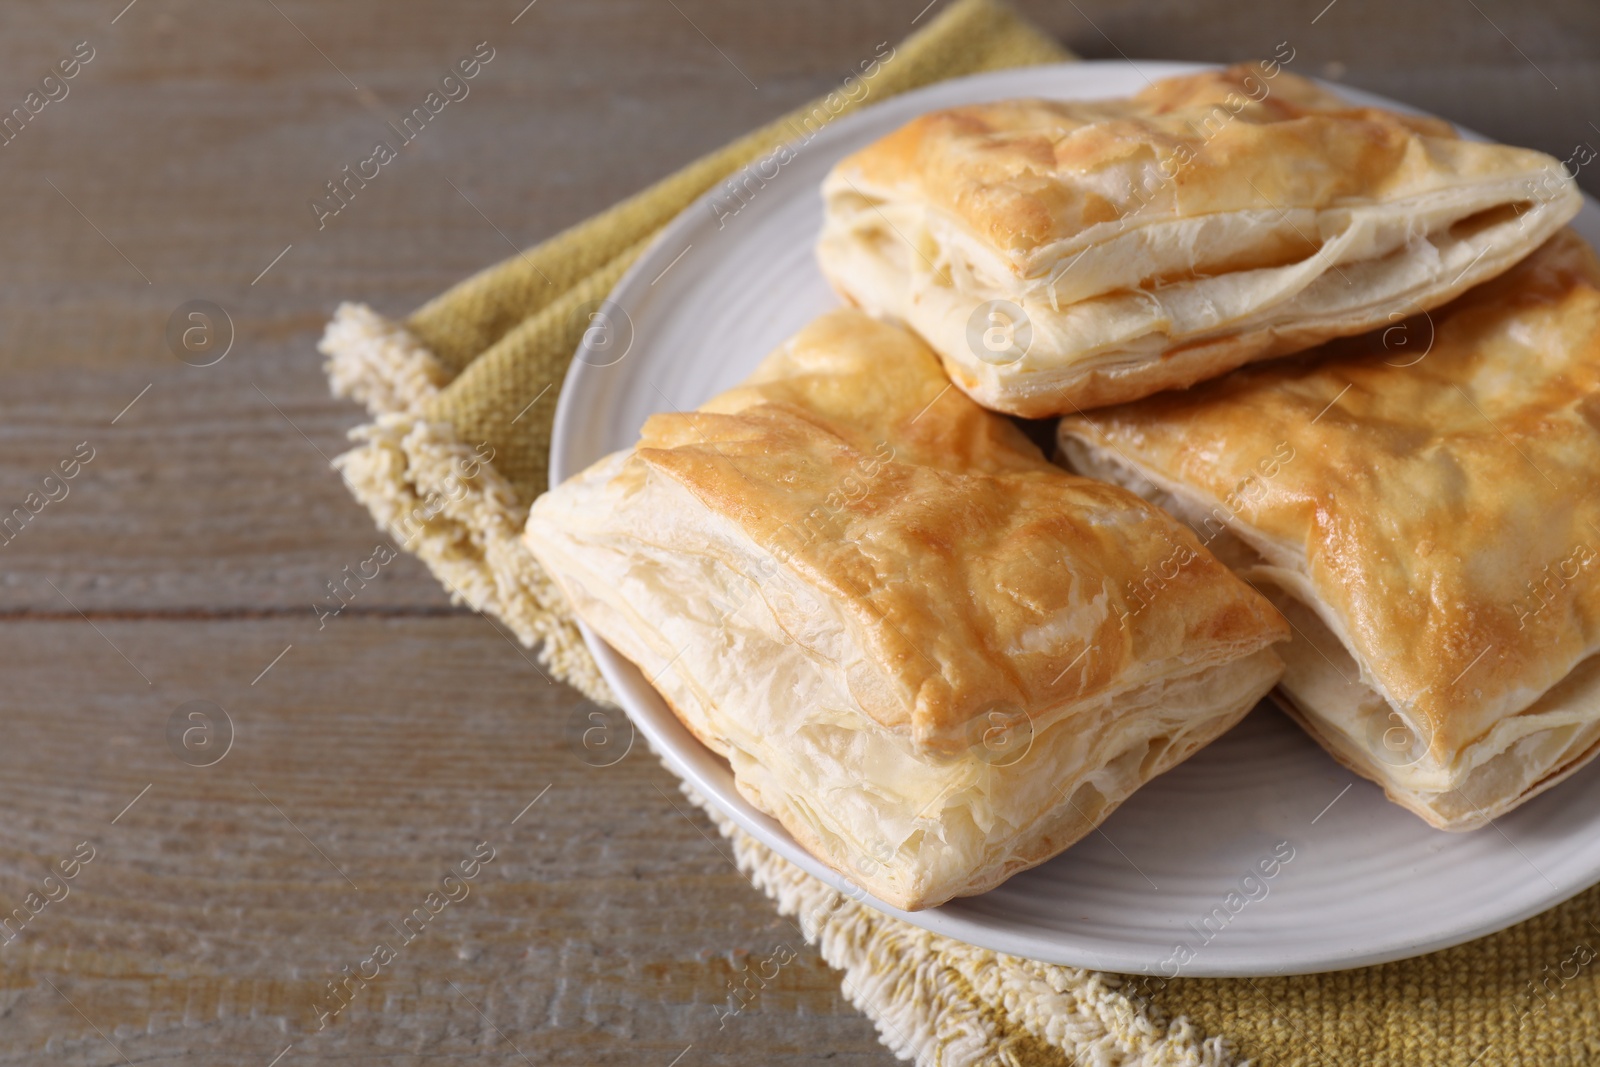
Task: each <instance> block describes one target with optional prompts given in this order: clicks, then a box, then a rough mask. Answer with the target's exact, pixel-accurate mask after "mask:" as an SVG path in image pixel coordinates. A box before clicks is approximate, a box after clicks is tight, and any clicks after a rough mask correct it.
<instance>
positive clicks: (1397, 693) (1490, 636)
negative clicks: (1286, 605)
mask: <svg viewBox="0 0 1600 1067" xmlns="http://www.w3.org/2000/svg"><path fill="white" fill-rule="evenodd" d="M1062 431H1063V433H1064V434H1067V435H1070V436H1073V437H1076V438H1079V439H1081V440H1084V441H1086V442H1090V443H1091V444H1096V445H1098V446H1100V447H1102V448H1107V449H1110V450H1111V452H1112V454H1115V455H1118V456H1120V457H1122V458H1123V459H1125V460H1129V461H1132V462H1133V463H1134V464H1135V465H1136V466H1139V467H1141V468H1142V469H1144V470H1145V472H1146V473H1147V474H1152V475H1156V476H1159V477H1160V478H1161V479H1162V480H1165V481H1166V482H1167V483H1168V484H1174V485H1178V486H1182V487H1187V488H1188V489H1190V490H1193V491H1195V492H1197V493H1198V494H1199V495H1200V496H1202V497H1203V498H1205V499H1206V500H1208V501H1209V502H1211V503H1213V504H1215V505H1216V506H1217V510H1215V511H1214V512H1213V515H1214V516H1215V517H1216V520H1217V521H1218V523H1219V525H1220V521H1221V520H1223V519H1231V520H1234V521H1236V522H1237V523H1238V524H1239V525H1240V526H1242V527H1244V528H1245V530H1246V532H1247V533H1253V534H1254V535H1255V537H1256V539H1257V540H1258V541H1260V542H1261V545H1262V546H1263V547H1264V549H1265V550H1266V551H1267V552H1268V555H1269V558H1270V557H1271V556H1272V555H1277V556H1279V557H1281V558H1280V559H1279V560H1274V561H1273V562H1277V563H1279V565H1289V566H1293V567H1295V568H1296V569H1300V570H1302V571H1303V573H1304V574H1305V575H1306V576H1307V578H1309V581H1310V583H1311V585H1312V587H1313V588H1314V590H1315V592H1316V595H1317V597H1318V598H1319V599H1320V600H1321V601H1322V603H1323V605H1324V606H1325V607H1326V608H1329V609H1331V610H1332V611H1333V613H1334V614H1335V615H1336V617H1337V618H1338V619H1339V620H1341V621H1342V622H1343V624H1344V628H1345V630H1346V631H1347V633H1348V634H1349V637H1350V640H1351V641H1352V642H1353V644H1354V648H1353V649H1352V652H1353V653H1354V654H1355V656H1356V658H1357V659H1358V661H1361V662H1362V663H1363V665H1364V666H1365V667H1366V668H1367V670H1368V671H1369V672H1370V673H1371V675H1372V676H1373V677H1374V678H1375V679H1376V680H1377V681H1378V682H1379V683H1380V686H1381V688H1382V689H1384V690H1385V691H1386V695H1387V696H1388V697H1389V698H1390V699H1391V700H1397V701H1400V702H1402V703H1404V704H1407V705H1409V706H1411V707H1413V708H1415V709H1416V710H1417V711H1418V712H1420V713H1421V714H1422V715H1423V716H1425V717H1426V719H1427V722H1428V726H1429V727H1431V728H1432V729H1433V730H1434V731H1435V738H1434V744H1435V746H1436V747H1439V748H1441V750H1442V751H1446V752H1448V751H1452V750H1458V749H1459V748H1460V747H1461V746H1463V745H1465V744H1468V743H1470V742H1472V741H1473V740H1475V739H1477V738H1478V737H1480V736H1481V735H1482V734H1483V733H1484V731H1486V730H1487V729H1489V728H1490V727H1491V726H1493V724H1494V723H1495V721H1496V720H1498V719H1499V718H1500V717H1501V716H1504V715H1509V714H1514V713H1516V712H1517V711H1520V710H1522V709H1523V708H1525V707H1527V706H1528V704H1529V703H1531V702H1532V701H1533V700H1534V699H1535V698H1536V697H1537V696H1539V694H1541V693H1543V692H1544V691H1545V690H1547V689H1548V688H1549V687H1550V686H1552V685H1554V684H1555V683H1556V682H1558V681H1560V680H1561V679H1562V678H1563V677H1565V676H1566V675H1567V674H1568V672H1570V671H1571V670H1572V668H1573V667H1574V666H1575V665H1576V664H1577V663H1578V662H1580V661H1581V660H1583V659H1584V658H1586V657H1588V656H1589V655H1591V654H1593V653H1594V652H1595V651H1596V649H1597V645H1600V263H1597V261H1596V259H1595V255H1594V253H1593V251H1592V250H1590V249H1589V247H1588V246H1587V245H1586V244H1585V243H1584V242H1583V241H1582V240H1581V239H1580V238H1579V237H1577V236H1576V235H1575V234H1573V233H1572V232H1571V231H1570V230H1565V231H1562V232H1561V233H1560V234H1558V235H1557V236H1556V237H1555V238H1554V239H1552V240H1551V241H1550V242H1548V243H1547V244H1545V245H1544V246H1543V247H1542V248H1540V249H1539V250H1538V251H1536V252H1535V253H1534V254H1533V255H1532V256H1530V257H1529V258H1528V259H1526V260H1525V261H1523V262H1522V263H1521V264H1520V265H1518V266H1517V267H1515V268H1513V269H1512V270H1511V271H1509V272H1507V273H1506V274H1504V275H1502V276H1501V277H1499V278H1497V279H1495V280H1494V281H1491V282H1489V283H1487V284H1485V285H1481V286H1479V287H1478V288H1476V289H1473V290H1471V291H1470V292H1468V293H1467V294H1466V295H1465V296H1463V297H1461V298H1460V299H1458V300H1456V301H1455V302H1454V303H1451V304H1449V305H1446V306H1445V307H1444V308H1442V309H1438V310H1435V311H1434V312H1432V313H1431V318H1430V317H1426V316H1419V317H1416V318H1414V319H1412V320H1409V321H1407V322H1405V323H1402V324H1397V325H1395V326H1394V327H1391V329H1390V330H1388V331H1386V332H1385V333H1383V334H1372V335H1368V336H1367V337H1366V338H1355V339H1351V340H1348V341H1340V342H1336V343H1334V344H1331V345H1327V346H1324V347H1323V348H1321V349H1318V350H1315V351H1314V352H1312V353H1310V354H1308V355H1307V356H1306V357H1303V358H1301V359H1299V360H1295V361H1285V362H1279V363H1273V364H1270V365H1266V366H1262V367H1259V368H1248V369H1245V370H1240V371H1236V372H1235V373H1234V374H1232V375H1230V376H1228V377H1226V378H1221V379H1218V380H1216V381H1212V382H1207V383H1205V384H1204V385H1200V386H1196V387H1195V388H1193V389H1191V390H1189V391H1187V392H1183V393H1166V394H1162V395H1160V396H1155V397H1151V398H1149V399H1147V400H1143V401H1139V402H1136V403H1133V404H1127V405H1124V406H1122V407H1114V408H1107V409H1105V410H1103V411H1098V412H1095V413H1094V414H1093V415H1092V416H1087V417H1073V418H1069V419H1065V420H1063V422H1062ZM1285 455H1289V458H1287V459H1285V458H1284V457H1285Z"/></svg>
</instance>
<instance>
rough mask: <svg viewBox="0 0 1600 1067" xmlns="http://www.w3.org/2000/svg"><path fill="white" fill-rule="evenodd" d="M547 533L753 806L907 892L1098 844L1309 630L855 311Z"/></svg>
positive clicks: (831, 319)
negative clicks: (1050, 456)
mask: <svg viewBox="0 0 1600 1067" xmlns="http://www.w3.org/2000/svg"><path fill="white" fill-rule="evenodd" d="M526 540H527V543H528V545H529V547H530V549H531V550H532V551H533V552H534V553H535V555H536V556H537V557H538V558H539V559H540V561H541V563H543V564H544V566H545V567H546V569H547V570H548V571H549V572H550V573H551V575H552V576H553V577H554V578H555V579H556V581H557V582H558V584H559V585H560V586H561V588H562V589H563V591H564V592H565V594H566V595H567V597H568V599H569V600H570V602H571V603H572V605H573V608H574V610H575V611H576V612H577V614H578V615H579V617H580V618H583V619H584V620H585V621H586V622H587V623H588V624H589V625H590V626H591V627H592V628H594V630H595V631H596V632H598V633H599V634H600V635H601V636H603V637H604V638H605V639H606V640H607V641H608V642H610V643H611V644H612V645H613V646H614V647H615V648H617V649H618V651H619V652H621V653H622V654H623V655H624V656H626V657H627V658H628V659H630V660H632V661H633V662H634V663H636V664H638V665H639V667H640V668H641V670H642V671H643V672H644V674H645V676H646V677H647V678H649V679H650V680H651V682H652V684H653V685H654V686H655V687H656V688H657V689H658V690H659V691H660V692H661V693H662V695H663V696H664V697H665V698H666V700H667V702H668V704H669V705H670V706H671V707H672V709H673V711H674V712H675V713H676V715H677V716H678V718H679V719H680V720H681V721H682V722H683V723H684V724H685V725H686V726H687V727H688V728H689V729H690V730H691V731H692V732H693V733H694V734H695V735H696V736H697V737H699V738H700V740H701V741H703V742H704V743H705V744H706V745H708V746H709V747H711V748H712V749H713V750H715V751H717V752H719V753H720V754H722V755H723V756H725V757H726V758H727V759H728V761H729V763H730V764H731V766H732V769H733V772H734V775H735V780H736V782H737V783H738V787H739V789H740V790H741V792H742V793H743V794H744V795H745V796H746V797H747V798H748V799H749V800H750V801H751V802H752V803H753V804H755V805H756V806H758V807H760V808H761V809H762V810H764V811H767V812H769V813H770V814H772V815H774V816H775V817H777V818H778V819H779V820H780V821H781V822H782V823H783V825H784V826H785V827H786V828H787V829H788V830H789V831H790V832H791V833H792V834H793V835H794V837H795V838H796V840H798V841H799V842H800V843H801V844H802V845H804V846H805V847H806V848H807V849H809V850H810V851H811V852H812V853H813V854H814V855H816V856H817V857H818V858H819V859H821V860H822V861H823V862H825V863H828V864H830V865H831V866H833V867H834V868H835V869H838V870H840V871H841V872H843V873H845V874H846V875H847V876H849V877H851V878H853V879H854V880H856V881H857V882H858V883H859V884H861V885H863V886H864V887H865V888H867V889H869V890H870V891H871V892H873V893H874V894H875V895H877V896H879V897H880V898H882V899H884V900H885V901H887V902H889V903H891V904H895V905H896V906H899V907H903V908H916V907H926V906H930V905H932V904H937V903H939V902H942V901H943V900H946V899H949V898H950V897H951V896H955V895H962V894H967V893H975V892H981V891H983V890H985V889H988V888H990V887H992V886H993V885H995V884H998V883H999V882H1000V881H1002V880H1003V879H1004V878H1006V877H1008V876H1009V875H1010V874H1011V873H1012V872H1014V871H1016V870H1019V869H1021V868H1023V867H1026V866H1031V865H1033V864H1035V863H1038V862H1041V861H1042V860H1044V859H1047V858H1049V857H1050V856H1052V855H1054V854H1055V853H1056V852H1059V851H1060V850H1061V849H1062V848H1065V847H1066V846H1067V845H1068V844H1070V843H1071V842H1072V841H1074V840H1076V839H1077V838H1078V837H1080V836H1082V834H1084V833H1086V832H1087V831H1088V830H1089V829H1091V828H1092V827H1093V826H1095V825H1097V824H1098V823H1099V822H1100V821H1101V820H1102V819H1103V818H1105V816H1106V815H1108V814H1109V813H1110V811H1111V810H1112V809H1114V808H1115V807H1116V805H1117V804H1118V803H1120V802H1121V801H1122V800H1123V799H1125V798H1126V797H1127V796H1128V795H1129V794H1130V793H1131V792H1132V791H1133V790H1134V789H1136V788H1137V787H1138V786H1139V785H1141V784H1143V783H1144V782H1145V781H1147V780H1148V779H1149V778H1150V777H1152V776H1153V775H1155V774H1159V773H1161V772H1162V771H1163V770H1165V769H1167V768H1168V767H1170V766H1172V765H1173V764H1175V763H1176V762H1178V761H1179V760H1181V759H1183V758H1185V757H1186V756H1187V755H1189V754H1190V753H1191V752H1193V751H1195V750H1196V749H1197V748H1198V747H1200V746H1201V745H1203V744H1205V743H1206V742H1207V741H1209V740H1211V739H1212V738H1214V737H1215V736H1217V735H1218V734H1219V733H1221V732H1222V731H1223V730H1225V729H1227V728H1228V727H1229V726H1231V725H1232V724H1233V723H1234V722H1235V721H1237V719H1238V718H1239V717H1240V716H1242V715H1243V714H1244V713H1245V711H1247V710H1248V709H1249V707H1250V706H1251V705H1252V704H1253V703H1254V702H1255V700H1257V699H1258V698H1259V697H1260V695H1261V694H1263V693H1264V692H1265V691H1266V690H1267V689H1268V688H1270V686H1271V684H1272V682H1273V681H1274V680H1275V678H1276V676H1277V674H1278V672H1279V670H1280V669H1281V666H1280V664H1279V663H1278V661H1277V659H1276V657H1275V656H1274V655H1273V653H1272V652H1271V650H1270V648H1268V646H1269V645H1270V644H1272V643H1273V642H1275V641H1278V640H1281V639H1282V638H1284V637H1285V636H1286V635H1287V630H1286V628H1285V627H1284V625H1283V623H1282V621H1281V619H1280V618H1279V617H1278V615H1277V613H1276V612H1274V611H1273V610H1272V608H1271V607H1270V605H1268V604H1267V603H1266V601H1265V600H1264V599H1263V598H1261V597H1260V596H1259V595H1258V594H1256V593H1254V592H1253V591H1252V590H1250V589H1249V587H1248V586H1246V585H1244V583H1242V582H1240V581H1239V580H1238V579H1237V578H1235V577H1234V576H1233V575H1232V574H1231V573H1230V572H1229V571H1228V570H1227V569H1226V568H1225V567H1223V566H1222V565H1221V564H1220V563H1218V562H1217V561H1216V560H1215V559H1213V558H1212V557H1211V556H1210V555H1209V554H1207V553H1205V552H1204V550H1203V549H1200V547H1199V545H1198V543H1197V542H1196V541H1195V539H1194V537H1193V535H1192V534H1190V533H1189V531H1188V530H1187V529H1185V528H1184V527H1183V526H1182V525H1181V524H1179V523H1176V522H1174V521H1173V520H1172V519H1170V518H1169V517H1167V516H1165V515H1164V514H1163V513H1162V512H1160V511H1159V510H1158V509H1156V508H1154V507H1152V506H1150V505H1149V504H1147V503H1145V502H1144V501H1142V500H1140V499H1139V498H1138V497H1136V496H1134V495H1133V494H1130V493H1127V492H1126V491H1124V490H1121V489H1118V488H1116V487H1113V486H1107V485H1104V484H1101V483H1097V482H1093V481H1090V480H1088V479H1082V478H1077V477H1074V476H1071V475H1067V474H1066V473H1064V472H1062V471H1060V470H1059V469H1058V468H1055V467H1054V466H1053V465H1051V464H1049V463H1048V462H1047V461H1046V460H1045V459H1044V457H1043V456H1041V455H1040V454H1039V452H1038V450H1037V449H1036V448H1035V447H1034V446H1033V445H1032V444H1031V443H1030V442H1029V441H1028V440H1027V439H1026V438H1025V437H1024V436H1023V435H1022V434H1021V433H1020V432H1019V431H1017V430H1016V428H1015V427H1014V426H1012V425H1011V424H1010V423H1009V422H1008V421H1007V420H1005V419H1003V418H1001V417H999V416H996V415H993V414H991V413H988V412H984V411H983V410H982V409H980V408H978V407H977V406H976V405H975V404H973V403H972V402H971V401H970V400H968V399H967V398H966V397H965V396H963V395H961V394H960V393H959V392H956V391H954V390H951V389H950V388H949V383H948V381H947V380H945V379H944V377H943V375H942V374H941V372H940V370H939V366H938V362H937V360H936V359H935V358H934V356H933V354H932V353H931V352H930V351H928V349H927V348H926V347H925V346H924V345H922V344H921V343H920V342H918V341H917V340H916V339H915V338H914V337H913V336H911V335H910V334H908V333H906V332H905V331H903V330H901V329H899V328H896V327H893V326H890V325H887V324H885V323H881V322H876V321H875V320H872V319H870V318H869V317H867V316H865V315H863V314H861V313H860V312H856V311H841V312H836V313H834V314H832V315H828V316H824V317H823V318H822V319H820V320H818V321H817V322H816V323H814V324H813V325H812V326H811V327H808V328H807V329H806V330H805V331H802V333H801V334H800V335H798V336H797V337H796V338H794V339H793V340H792V341H791V342H789V344H787V345H786V346H784V348H782V349H780V350H779V351H778V352H777V353H775V354H774V355H773V356H771V357H770V358H769V359H768V360H767V361H766V362H765V363H764V364H763V365H762V367H761V368H760V369H759V370H758V371H757V373H756V374H755V375H754V376H753V377H752V378H751V379H750V381H749V382H747V383H746V385H745V386H742V387H740V388H739V389H735V390H732V391H730V392H729V393H725V394H723V395H722V396H720V397H717V398H715V399H714V400H712V401H711V402H709V403H707V404H706V405H705V406H704V407H703V408H702V409H701V410H699V411H697V412H693V413H680V414H676V415H670V416H656V417H655V418H653V419H652V420H651V421H650V423H649V424H647V426H646V428H645V431H644V435H643V439H642V440H641V442H640V446H639V447H638V448H636V449H634V450H631V451H628V452H622V453H617V454H615V455H613V456H611V457H608V458H607V459H605V460H603V461H601V462H600V463H598V464H596V465H595V466H593V467H591V468H590V469H589V470H587V471H585V472H583V473H582V474H580V475H578V476H576V477H574V478H572V479H570V480H568V481H567V482H566V483H564V484H563V485H561V486H560V487H558V488H557V489H555V490H553V491H551V492H550V493H548V494H546V495H545V496H544V497H541V498H540V500H539V501H538V502H536V504H535V505H534V507H533V509H532V512H531V514H530V516H529V520H528V527H527V533H526Z"/></svg>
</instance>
